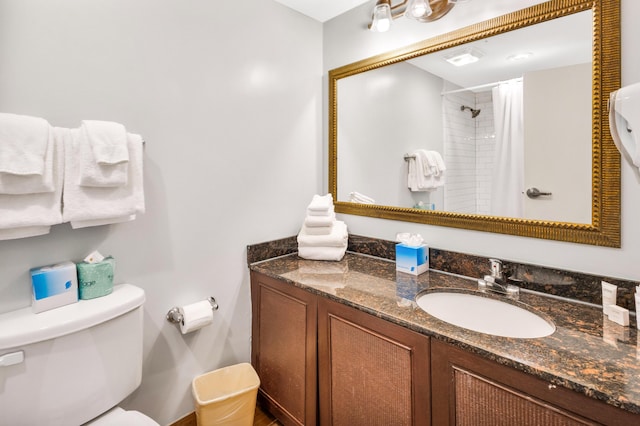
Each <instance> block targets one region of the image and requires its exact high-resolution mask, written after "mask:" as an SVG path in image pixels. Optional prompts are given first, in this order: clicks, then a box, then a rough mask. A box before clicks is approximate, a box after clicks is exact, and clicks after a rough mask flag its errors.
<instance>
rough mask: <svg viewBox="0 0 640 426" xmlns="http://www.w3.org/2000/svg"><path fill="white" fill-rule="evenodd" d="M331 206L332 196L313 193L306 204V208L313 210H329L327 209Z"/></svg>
mask: <svg viewBox="0 0 640 426" xmlns="http://www.w3.org/2000/svg"><path fill="white" fill-rule="evenodd" d="M332 206H333V196H332V195H331V194H327V195H318V194H316V195H314V196H313V198H312V199H311V202H310V203H309V205H308V206H307V210H311V211H314V212H320V213H321V212H329V209H330V208H331V207H332Z"/></svg>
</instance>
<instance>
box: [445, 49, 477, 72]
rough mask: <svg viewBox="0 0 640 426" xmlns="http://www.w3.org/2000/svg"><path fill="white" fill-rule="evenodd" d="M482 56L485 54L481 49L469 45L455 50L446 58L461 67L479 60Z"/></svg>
mask: <svg viewBox="0 0 640 426" xmlns="http://www.w3.org/2000/svg"><path fill="white" fill-rule="evenodd" d="M482 56H483V54H482V52H480V51H479V50H477V49H474V48H472V47H468V48H465V49H462V50H458V51H457V52H453V53H452V54H450V55H447V56H445V57H444V59H445V61H447V62H449V63H450V64H452V65H455V66H456V67H461V66H463V65H469V64H472V63H474V62H478V61H479V60H480V58H481V57H482Z"/></svg>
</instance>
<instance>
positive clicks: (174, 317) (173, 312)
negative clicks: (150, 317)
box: [167, 296, 218, 324]
mask: <svg viewBox="0 0 640 426" xmlns="http://www.w3.org/2000/svg"><path fill="white" fill-rule="evenodd" d="M207 300H208V301H209V303H210V304H211V309H212V310H214V311H217V310H218V302H216V299H215V298H214V297H213V296H210V297H209V298H208V299H207ZM182 319H183V318H182V313H181V312H180V308H179V307H177V306H174V307H173V308H171V309H169V312H167V321H169V322H170V323H173V324H180V323H181V322H182Z"/></svg>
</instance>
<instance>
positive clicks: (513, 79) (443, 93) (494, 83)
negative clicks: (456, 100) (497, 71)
mask: <svg viewBox="0 0 640 426" xmlns="http://www.w3.org/2000/svg"><path fill="white" fill-rule="evenodd" d="M510 81H522V77H518V78H512V79H510V80H501V81H495V82H493V83H486V84H480V85H478V86H471V87H463V88H462V89H455V90H447V91H444V92H442V93H440V95H442V96H444V95H450V94H452V93H458V92H466V91H468V90H476V89H484V88H487V87H493V86H497V85H499V84H502V83H508V82H510Z"/></svg>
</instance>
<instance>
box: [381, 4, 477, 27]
mask: <svg viewBox="0 0 640 426" xmlns="http://www.w3.org/2000/svg"><path fill="white" fill-rule="evenodd" d="M392 1H393V0H377V1H376V5H375V7H374V8H373V14H372V16H371V23H370V24H369V29H370V30H371V31H374V32H379V33H382V32H385V31H388V30H389V28H391V22H392V21H393V20H394V19H397V18H400V17H401V16H406V17H407V18H410V19H413V20H416V21H419V22H433V21H435V20H438V19H440V18H442V17H443V16H444V15H446V14H447V13H448V12H449V11H450V10H451V9H452V8H453V7H454V6H455V5H456V3H462V2H463V0H402V1H400V2H399V3H397V4H396V5H395V6H394V5H392V4H391V2H392ZM465 1H468V0H465Z"/></svg>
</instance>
